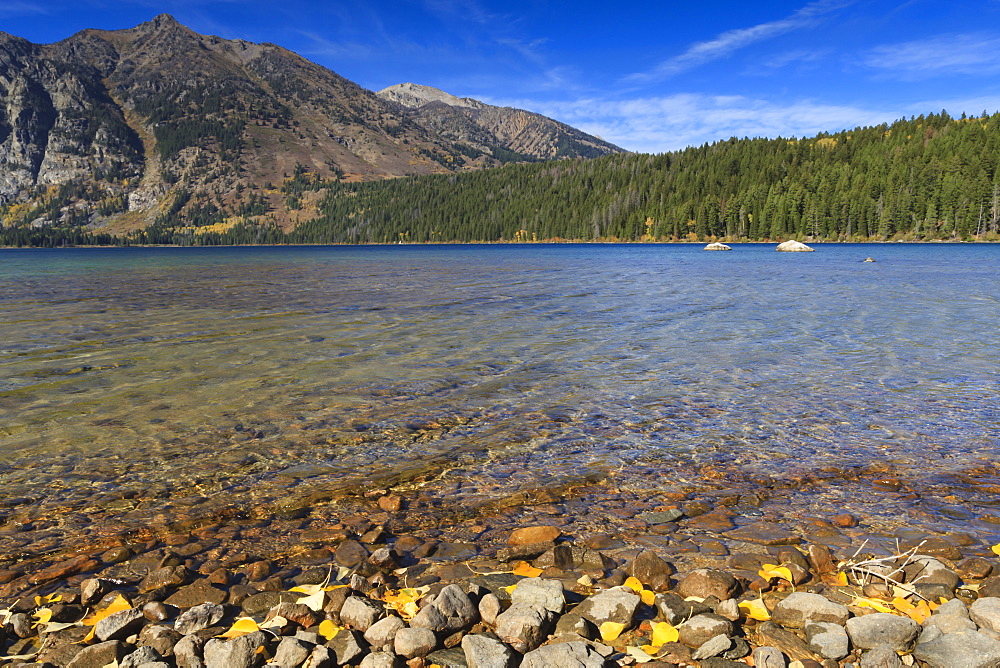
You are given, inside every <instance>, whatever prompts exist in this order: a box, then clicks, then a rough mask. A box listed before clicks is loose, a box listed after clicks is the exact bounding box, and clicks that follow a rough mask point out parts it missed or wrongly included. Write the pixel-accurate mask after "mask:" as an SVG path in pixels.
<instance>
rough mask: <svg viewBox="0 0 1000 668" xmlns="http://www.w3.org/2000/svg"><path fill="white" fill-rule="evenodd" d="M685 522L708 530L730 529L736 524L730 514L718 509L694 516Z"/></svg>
mask: <svg viewBox="0 0 1000 668" xmlns="http://www.w3.org/2000/svg"><path fill="white" fill-rule="evenodd" d="M685 524H686V525H687V526H689V527H694V528H696V529H705V530H707V531H729V530H730V529H732V528H733V527H734V526H735V525H734V524H733V520H732V519H730V516H729V515H727V514H726V513H723V512H718V511H716V512H711V513H705V514H704V515H698V516H696V517H692V518H691V519H689V520H688V521H687V522H686V523H685Z"/></svg>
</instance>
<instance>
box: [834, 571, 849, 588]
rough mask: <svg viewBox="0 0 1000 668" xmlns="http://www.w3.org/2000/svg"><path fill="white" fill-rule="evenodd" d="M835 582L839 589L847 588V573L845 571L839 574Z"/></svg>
mask: <svg viewBox="0 0 1000 668" xmlns="http://www.w3.org/2000/svg"><path fill="white" fill-rule="evenodd" d="M834 582H835V583H836V584H837V586H839V587H846V586H847V573H845V572H843V571H841V572H839V573H837V577H836V579H835V580H834Z"/></svg>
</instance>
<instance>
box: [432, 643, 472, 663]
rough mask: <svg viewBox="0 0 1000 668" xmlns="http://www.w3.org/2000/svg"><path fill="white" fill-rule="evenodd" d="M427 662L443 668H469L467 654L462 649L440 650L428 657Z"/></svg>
mask: <svg viewBox="0 0 1000 668" xmlns="http://www.w3.org/2000/svg"><path fill="white" fill-rule="evenodd" d="M425 661H426V662H427V663H429V664H437V665H439V666H441V668H468V665H469V664H468V663H466V661H465V652H463V651H462V648H461V647H452V648H451V649H439V650H438V651H436V652H431V653H430V654H428V655H427V658H426V659H425Z"/></svg>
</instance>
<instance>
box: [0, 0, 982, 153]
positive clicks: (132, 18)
mask: <svg viewBox="0 0 1000 668" xmlns="http://www.w3.org/2000/svg"><path fill="white" fill-rule="evenodd" d="M161 12H168V13H170V14H173V15H174V16H175V17H176V18H177V19H178V20H179V21H180V22H181V23H184V24H185V25H187V26H189V27H191V28H193V29H194V30H196V31H198V32H201V33H206V34H214V35H219V36H221V37H226V38H233V39H234V38H241V39H247V40H251V41H254V42H274V43H276V44H280V45H282V46H284V47H287V48H289V49H291V50H293V51H295V52H297V53H299V54H301V55H303V56H305V57H307V58H309V59H310V60H313V61H316V62H318V63H320V64H322V65H325V66H326V67H329V68H330V69H332V70H334V71H336V72H337V73H339V74H341V75H343V76H345V77H347V78H349V79H351V80H353V81H356V82H358V83H359V84H361V85H362V86H365V87H366V88H370V89H372V90H378V89H380V88H384V87H385V86H389V85H392V84H395V83H402V82H407V81H409V82H413V83H420V84H426V85H430V86H435V87H437V88H441V89H443V90H446V91H448V92H450V93H454V94H456V95H460V96H469V97H474V98H477V99H480V100H483V101H485V102H490V103H492V104H500V105H511V106H517V107H521V108H524V109H530V110H532V111H537V112H539V113H542V114H545V115H547V116H551V117H553V118H556V119H558V120H561V121H564V122H566V123H569V124H571V125H574V126H576V127H579V128H581V129H583V130H586V131H587V132H591V133H594V134H597V135H600V136H602V137H604V138H605V139H607V140H609V141H612V142H614V143H616V144H618V145H620V146H622V147H624V148H627V149H629V150H633V151H646V152H662V151H668V150H675V149H680V148H684V147H685V146H689V145H699V144H702V143H704V142H711V141H716V140H720V139H727V138H729V137H731V136H737V137H743V136H751V137H755V136H766V137H775V136H786V137H788V136H803V135H811V134H815V133H816V132H820V131H837V130H840V129H845V128H853V127H855V126H858V125H871V124H877V123H881V122H889V121H892V120H895V119H897V118H900V117H903V116H911V115H919V114H922V113H929V112H936V111H940V110H941V109H947V110H948V112H949V113H951V114H953V115H955V116H958V115H960V114H961V113H963V112H965V113H968V114H970V115H971V114H977V115H978V114H979V113H981V112H983V111H984V110H985V111H988V112H990V113H993V112H995V111H998V110H1000V0H893V1H889V0H868V1H866V0H816V1H814V2H803V1H799V2H785V1H776V2H765V3H756V2H746V0H741V1H739V2H735V1H716V0H704V1H702V2H691V1H689V0H688V1H684V2H679V1H676V0H666V1H661V2H658V3H649V2H619V3H608V2H606V1H602V2H596V1H594V0H576V1H574V2H556V1H548V2H546V1H537V2H522V3H509V2H498V1H496V0H402V1H397V2H390V1H388V0H370V1H368V2H363V1H344V2H342V1H341V0H328V1H326V2H305V1H303V0H282V1H281V2H277V3H274V2H267V3H265V2H260V1H259V0H199V1H194V0H162V1H160V2H153V1H146V0H140V1H138V2H128V3H120V2H111V1H101V0H13V1H5V0H0V30H3V31H6V32H9V33H12V34H15V35H19V36H21V37H25V38H27V39H29V40H31V41H33V42H39V43H48V42H54V41H58V40H60V39H63V38H65V37H68V36H69V35H71V34H73V33H74V32H76V31H78V30H81V29H83V28H106V29H117V28H127V27H131V26H134V25H136V24H138V23H140V22H142V21H146V20H149V19H150V18H152V17H153V16H155V15H156V14H158V13H161Z"/></svg>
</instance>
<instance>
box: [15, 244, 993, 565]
mask: <svg viewBox="0 0 1000 668" xmlns="http://www.w3.org/2000/svg"><path fill="white" fill-rule="evenodd" d="M816 248H817V249H818V250H817V252H815V253H776V252H774V246H773V245H763V244H761V245H749V244H748V245H735V250H733V251H732V252H728V253H709V252H704V251H702V250H701V247H700V246H695V245H620V246H619V245H613V246H609V245H564V246H534V245H532V246H453V247H442V246H392V247H301V248H217V249H211V248H209V249H204V248H198V249H180V248H171V249H159V248H147V249H71V250H0V316H2V319H0V519H4V520H5V521H6V523H7V526H8V527H9V526H11V524H12V523H13V522H14V520H15V519H16V520H17V521H18V522H24V521H33V522H34V524H33V525H32V527H33V528H35V529H37V530H40V531H41V530H45V529H46V528H48V529H49V530H50V534H51V535H52V536H55V537H62V538H65V536H67V535H71V534H72V533H73V532H74V531H84V524H86V523H85V522H84V520H83V519H80V518H77V519H74V515H73V513H74V512H81V513H82V512H85V511H87V512H89V513H90V515H91V516H93V513H94V512H98V511H99V512H100V513H105V514H106V515H107V518H108V521H114V522H116V523H120V524H121V525H122V526H125V527H126V528H127V527H128V526H129V525H130V523H149V522H157V521H165V518H168V517H169V516H170V515H171V513H173V512H175V511H176V509H177V508H178V507H181V506H182V507H184V508H185V512H191V513H197V512H199V511H203V512H206V513H209V512H213V511H215V510H218V509H219V508H221V507H232V506H241V505H245V506H248V507H249V506H255V505H261V506H266V505H269V504H278V505H280V504H281V503H282V499H285V498H291V497H293V496H295V495H297V494H307V493H313V492H316V491H317V490H330V489H351V488H358V487H361V486H376V487H377V486H383V485H388V484H392V483H397V482H405V481H408V480H412V479H414V478H416V479H419V480H424V481H426V480H434V479H435V476H436V475H437V474H440V473H441V472H442V471H447V472H448V473H447V474H446V476H445V477H447V478H448V479H449V480H451V481H453V482H452V483H450V484H451V487H449V488H448V493H449V495H450V501H451V502H454V503H457V504H465V505H470V506H475V505H476V504H481V503H486V502H488V501H491V500H495V499H497V498H500V497H503V496H505V495H506V496H509V495H512V494H516V493H517V492H518V491H520V490H524V489H533V488H537V487H545V486H553V485H559V484H573V483H574V481H582V480H597V479H607V478H614V480H615V482H616V485H618V486H619V487H624V488H628V487H629V486H630V485H633V486H635V487H636V488H639V487H643V486H646V487H648V486H649V485H650V484H651V481H654V483H655V484H657V485H661V486H662V487H663V488H669V487H670V486H671V485H680V484H689V483H691V482H692V481H697V480H698V479H699V477H703V476H706V475H716V474H718V475H724V476H727V477H729V478H731V479H733V480H744V481H752V480H770V481H778V482H779V483H780V481H782V480H797V479H800V478H802V477H803V476H810V475H836V474H837V472H843V471H850V470H868V471H876V472H879V471H881V472H884V473H886V474H890V475H892V476H895V477H899V478H901V479H904V480H906V481H908V482H909V483H911V484H912V485H916V486H920V485H923V486H925V487H927V488H933V487H934V486H935V485H937V484H939V483H940V481H942V480H948V484H949V485H953V484H955V480H959V479H961V476H962V475H963V473H962V472H964V471H967V470H969V469H975V470H976V477H977V479H979V480H984V479H985V480H987V482H989V483H990V484H992V483H993V482H995V481H994V480H993V478H992V477H993V476H994V475H995V467H994V464H993V461H994V460H995V458H996V454H997V446H998V444H1000V409H998V408H997V395H998V389H1000V385H998V370H1000V368H998V367H1000V363H998V361H997V360H998V356H997V351H998V350H1000V345H998V344H1000V334H998V324H1000V246H997V245H965V244H933V245H931V244H928V245H904V244H878V245H867V244H861V245H821V244H820V245H817V246H816ZM867 256H872V257H874V258H875V259H876V260H877V262H876V263H863V262H861V260H863V259H864V258H865V257H867ZM718 472H722V473H718ZM956 476H957V477H956ZM455 481H457V482H455ZM439 482H440V480H439ZM954 493H956V491H955V489H952V488H949V494H954ZM957 493H958V494H959V496H960V497H962V498H959V499H956V501H955V503H956V504H958V505H961V502H962V501H964V502H966V504H968V503H973V504H976V503H978V504H980V506H981V509H985V510H982V512H986V511H988V510H989V506H991V505H992V502H991V501H990V500H989V498H985V497H983V495H982V494H979V493H978V492H977V491H976V489H975V488H974V487H970V488H968V489H966V490H965V493H964V494H963V492H962V491H961V490H958V492H957ZM804 494H805V492H804ZM5 499H6V501H5ZM11 499H13V500H11ZM136 499H144V500H142V501H138V500H136ZM150 499H153V500H150ZM157 499H158V500H157ZM29 501H30V505H29V504H28V503H27V502H29ZM843 503H849V499H845V500H843ZM192 508H194V509H193V510H192ZM52 509H62V510H61V511H60V512H64V513H66V515H65V517H66V519H65V521H62V522H51V521H50V520H47V519H46V518H49V517H50V516H51V513H52ZM981 509H980V510H981ZM980 510H976V509H975V508H973V509H972V510H969V511H964V514H963V513H959V514H960V515H962V517H961V518H960V519H961V521H962V522H967V523H972V522H973V521H974V520H975V518H976V516H977V514H981V513H980ZM883 511H884V512H885V513H886V514H887V515H892V514H894V513H895V514H898V513H899V512H901V510H900V509H899V508H896V507H893V506H892V504H891V503H890V504H889V506H888V507H884V508H883ZM74 522H76V524H74ZM15 538H16V539H17V540H19V541H22V543H23V541H25V540H29V541H30V538H28V537H26V534H25V533H24V532H21V533H19V534H17V535H16V536H15ZM24 544H25V545H26V544H27V543H24Z"/></svg>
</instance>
